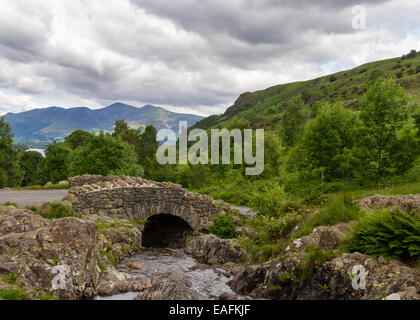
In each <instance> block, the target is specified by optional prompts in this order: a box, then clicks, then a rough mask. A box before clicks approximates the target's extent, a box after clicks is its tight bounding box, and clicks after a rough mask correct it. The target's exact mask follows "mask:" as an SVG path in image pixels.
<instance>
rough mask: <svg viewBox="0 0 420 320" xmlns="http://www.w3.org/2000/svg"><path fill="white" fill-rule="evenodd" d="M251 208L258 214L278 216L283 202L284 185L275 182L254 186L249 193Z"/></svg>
mask: <svg viewBox="0 0 420 320" xmlns="http://www.w3.org/2000/svg"><path fill="white" fill-rule="evenodd" d="M250 197H251V200H250V205H251V208H252V209H254V211H255V212H256V213H257V214H258V215H268V216H279V215H281V214H282V209H283V206H284V204H285V198H286V194H285V192H284V187H282V186H281V185H280V184H278V183H277V182H273V183H267V184H264V185H262V186H256V187H255V188H254V189H253V190H251V194H250Z"/></svg>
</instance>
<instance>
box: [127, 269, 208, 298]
mask: <svg viewBox="0 0 420 320" xmlns="http://www.w3.org/2000/svg"><path fill="white" fill-rule="evenodd" d="M150 279H151V284H152V285H151V286H150V288H147V289H145V290H144V291H143V292H141V293H140V294H139V295H138V296H137V297H136V298H135V299H134V300H201V299H203V297H202V296H201V295H200V294H199V293H198V292H197V291H195V290H194V289H192V284H191V282H190V280H189V279H188V278H187V277H186V276H185V275H183V274H179V273H155V274H153V275H151V276H150Z"/></svg>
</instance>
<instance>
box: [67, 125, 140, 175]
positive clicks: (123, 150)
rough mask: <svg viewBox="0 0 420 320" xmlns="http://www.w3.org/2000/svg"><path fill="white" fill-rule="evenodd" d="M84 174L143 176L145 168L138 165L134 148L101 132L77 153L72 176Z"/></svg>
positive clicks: (72, 166) (91, 137) (92, 137)
mask: <svg viewBox="0 0 420 320" xmlns="http://www.w3.org/2000/svg"><path fill="white" fill-rule="evenodd" d="M83 174H100V175H105V176H106V175H110V174H115V175H119V174H126V175H131V176H141V175H142V174H143V168H142V167H141V166H140V165H139V164H138V160H137V156H136V153H135V151H134V147H133V146H131V145H130V144H128V143H127V142H125V141H122V140H121V139H119V138H114V137H112V136H111V135H108V134H105V133H103V132H101V133H100V134H99V135H98V136H90V137H89V138H88V139H87V140H86V142H85V145H84V146H83V147H81V148H80V149H78V150H76V152H75V155H74V159H73V161H72V165H71V175H74V176H76V175H83Z"/></svg>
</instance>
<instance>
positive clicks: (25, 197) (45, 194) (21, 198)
mask: <svg viewBox="0 0 420 320" xmlns="http://www.w3.org/2000/svg"><path fill="white" fill-rule="evenodd" d="M67 194H68V190H24V191H16V190H0V204H2V203H5V202H8V201H10V202H14V203H16V204H17V205H18V206H19V208H25V207H26V206H27V205H34V206H37V207H39V206H40V205H41V204H43V203H45V202H48V201H60V200H62V199H63V198H64V197H65V196H66V195H67Z"/></svg>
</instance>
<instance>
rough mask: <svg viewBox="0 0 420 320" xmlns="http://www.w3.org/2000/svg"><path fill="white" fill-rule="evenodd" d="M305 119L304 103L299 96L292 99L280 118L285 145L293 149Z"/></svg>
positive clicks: (306, 116)
mask: <svg viewBox="0 0 420 320" xmlns="http://www.w3.org/2000/svg"><path fill="white" fill-rule="evenodd" d="M307 118H308V112H307V110H306V109H305V102H304V101H303V99H302V98H301V97H300V96H298V97H293V98H292V99H291V101H290V102H289V103H288V105H287V109H286V111H284V113H283V118H282V132H283V141H284V143H285V145H287V146H288V147H293V146H294V145H295V144H296V142H297V140H298V138H299V137H300V135H301V133H302V131H303V128H304V126H305V122H306V120H307Z"/></svg>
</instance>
